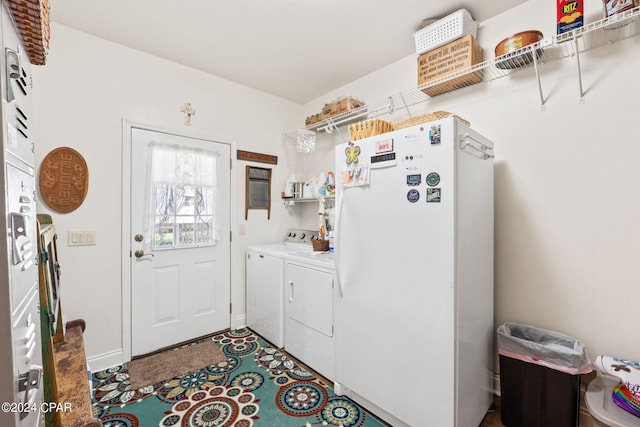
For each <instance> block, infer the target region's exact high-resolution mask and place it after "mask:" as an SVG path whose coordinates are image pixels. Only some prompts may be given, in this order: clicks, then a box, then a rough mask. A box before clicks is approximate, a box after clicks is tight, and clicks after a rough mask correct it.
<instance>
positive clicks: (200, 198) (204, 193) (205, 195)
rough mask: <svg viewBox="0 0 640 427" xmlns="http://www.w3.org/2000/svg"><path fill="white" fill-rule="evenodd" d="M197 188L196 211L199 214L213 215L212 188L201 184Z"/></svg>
mask: <svg viewBox="0 0 640 427" xmlns="http://www.w3.org/2000/svg"><path fill="white" fill-rule="evenodd" d="M198 190H199V191H198V195H197V198H196V203H197V206H196V212H197V213H198V214H199V215H213V188H212V187H210V186H202V187H199V188H198Z"/></svg>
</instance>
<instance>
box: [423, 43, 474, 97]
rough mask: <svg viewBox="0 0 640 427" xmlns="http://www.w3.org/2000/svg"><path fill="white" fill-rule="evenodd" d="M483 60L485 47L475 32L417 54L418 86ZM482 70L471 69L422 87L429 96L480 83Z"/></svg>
mask: <svg viewBox="0 0 640 427" xmlns="http://www.w3.org/2000/svg"><path fill="white" fill-rule="evenodd" d="M480 62H482V48H481V47H480V45H479V44H478V43H477V42H476V39H475V38H474V37H473V36H472V35H467V36H464V37H461V38H459V39H457V40H454V41H452V42H451V43H449V44H446V45H444V46H442V47H439V48H437V49H434V50H432V51H430V52H426V53H423V54H422V55H420V56H419V57H418V85H419V86H421V85H425V84H428V83H430V82H433V81H435V80H438V79H441V78H444V77H446V76H448V75H450V74H453V73H457V72H461V71H464V70H465V69H467V68H470V67H472V66H473V65H476V64H479V63H480ZM482 79H483V76H482V73H480V72H477V71H476V72H470V73H466V74H463V75H461V76H460V77H456V78H453V79H451V80H447V81H445V82H443V83H440V84H436V85H433V86H429V87H426V88H424V89H422V92H424V93H426V94H427V95H429V96H436V95H441V94H443V93H447V92H451V91H452V90H455V89H459V88H462V87H464V86H469V85H472V84H475V83H480V82H481V81H482Z"/></svg>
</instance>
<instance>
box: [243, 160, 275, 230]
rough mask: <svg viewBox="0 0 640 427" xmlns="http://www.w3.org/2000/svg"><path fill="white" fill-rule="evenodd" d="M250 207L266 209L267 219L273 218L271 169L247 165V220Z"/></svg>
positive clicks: (245, 210)
mask: <svg viewBox="0 0 640 427" xmlns="http://www.w3.org/2000/svg"><path fill="white" fill-rule="evenodd" d="M249 209H266V210H267V219H271V169H269V168H258V167H255V166H247V168H246V176H245V208H244V219H245V220H246V219H247V218H248V217H249Z"/></svg>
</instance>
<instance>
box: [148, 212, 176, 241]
mask: <svg viewBox="0 0 640 427" xmlns="http://www.w3.org/2000/svg"><path fill="white" fill-rule="evenodd" d="M167 219H170V220H171V222H168V221H167ZM154 229H155V232H154V238H153V246H154V248H170V247H172V246H173V217H171V218H168V217H166V216H163V217H156V220H155V225H154Z"/></svg>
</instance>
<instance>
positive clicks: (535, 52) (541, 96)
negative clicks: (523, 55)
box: [531, 50, 546, 111]
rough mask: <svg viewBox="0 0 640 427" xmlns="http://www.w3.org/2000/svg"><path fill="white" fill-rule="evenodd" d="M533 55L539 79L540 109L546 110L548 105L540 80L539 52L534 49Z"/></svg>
mask: <svg viewBox="0 0 640 427" xmlns="http://www.w3.org/2000/svg"><path fill="white" fill-rule="evenodd" d="M531 55H532V57H533V69H534V70H535V72H536V79H537V80H538V94H539V95H540V110H542V111H544V109H545V108H546V106H545V105H544V103H545V100H544V95H543V94H542V83H541V82H540V73H539V71H538V52H537V51H536V50H534V51H533V52H531Z"/></svg>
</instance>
